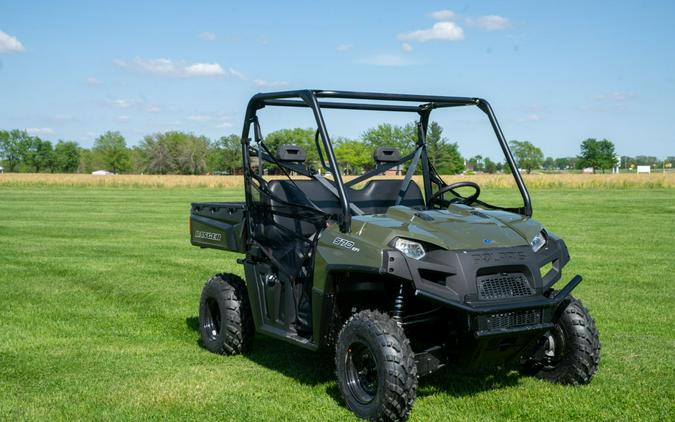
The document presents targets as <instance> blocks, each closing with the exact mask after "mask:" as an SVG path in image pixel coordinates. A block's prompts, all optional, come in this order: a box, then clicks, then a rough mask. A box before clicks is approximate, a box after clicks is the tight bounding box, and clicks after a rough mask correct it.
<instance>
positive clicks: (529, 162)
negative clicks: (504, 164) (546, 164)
mask: <svg viewBox="0 0 675 422" xmlns="http://www.w3.org/2000/svg"><path fill="white" fill-rule="evenodd" d="M509 145H510V146H511V150H512V151H513V155H515V157H516V161H517V162H518V167H520V168H524V169H525V170H526V171H527V173H528V174H530V173H531V172H532V169H534V168H539V167H541V164H542V162H543V161H544V153H543V152H541V149H539V148H537V147H536V146H534V145H533V144H532V143H530V142H528V141H511V142H509Z"/></svg>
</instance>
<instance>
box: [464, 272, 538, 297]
mask: <svg viewBox="0 0 675 422" xmlns="http://www.w3.org/2000/svg"><path fill="white" fill-rule="evenodd" d="M476 284H477V285H478V299H479V300H495V299H505V298H509V297H517V296H532V295H533V294H534V293H535V291H534V289H533V288H532V287H530V284H529V283H528V281H527V277H525V274H523V273H501V274H490V275H484V276H481V277H478V278H476Z"/></svg>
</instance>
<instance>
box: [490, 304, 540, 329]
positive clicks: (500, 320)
mask: <svg viewBox="0 0 675 422" xmlns="http://www.w3.org/2000/svg"><path fill="white" fill-rule="evenodd" d="M485 322H486V323H487V329H488V330H499V329H503V328H514V327H522V326H524V325H534V324H539V323H541V311H540V310H538V309H533V310H529V311H517V312H507V313H503V314H494V315H490V316H488V317H487V319H486V321H485Z"/></svg>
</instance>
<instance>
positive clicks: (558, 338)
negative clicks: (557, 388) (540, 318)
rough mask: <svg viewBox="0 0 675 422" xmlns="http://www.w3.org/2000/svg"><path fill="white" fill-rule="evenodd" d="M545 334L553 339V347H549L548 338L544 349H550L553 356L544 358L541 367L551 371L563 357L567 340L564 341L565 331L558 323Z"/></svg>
mask: <svg viewBox="0 0 675 422" xmlns="http://www.w3.org/2000/svg"><path fill="white" fill-rule="evenodd" d="M547 336H550V338H551V339H552V340H553V347H551V344H550V343H549V340H547V344H546V349H547V350H550V351H552V352H553V356H551V357H547V358H545V359H544V362H543V364H544V367H543V369H544V370H546V371H551V370H553V369H555V368H556V367H557V366H558V364H559V363H560V362H561V361H562V360H563V358H564V357H565V349H566V346H567V342H566V341H565V331H564V330H563V328H562V327H561V326H560V325H556V327H555V328H554V329H553V330H551V331H549V332H548V333H547Z"/></svg>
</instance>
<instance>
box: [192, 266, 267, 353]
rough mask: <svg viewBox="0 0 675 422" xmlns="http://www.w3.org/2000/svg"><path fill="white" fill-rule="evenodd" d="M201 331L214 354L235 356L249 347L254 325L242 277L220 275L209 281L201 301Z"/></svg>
mask: <svg viewBox="0 0 675 422" xmlns="http://www.w3.org/2000/svg"><path fill="white" fill-rule="evenodd" d="M199 331H200V333H201V336H202V342H203V343H204V347H206V349H208V350H209V351H211V352H213V353H219V354H222V355H236V354H240V353H244V352H247V351H248V350H249V348H250V347H251V341H252V340H253V333H254V327H253V318H252V315H251V307H250V304H249V301H248V296H247V293H246V285H245V284H244V281H243V280H242V279H241V278H239V277H237V276H236V275H234V274H218V275H216V276H213V277H211V278H210V279H209V281H207V282H206V285H204V289H203V290H202V296H201V299H200V300H199Z"/></svg>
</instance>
